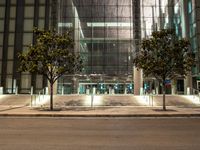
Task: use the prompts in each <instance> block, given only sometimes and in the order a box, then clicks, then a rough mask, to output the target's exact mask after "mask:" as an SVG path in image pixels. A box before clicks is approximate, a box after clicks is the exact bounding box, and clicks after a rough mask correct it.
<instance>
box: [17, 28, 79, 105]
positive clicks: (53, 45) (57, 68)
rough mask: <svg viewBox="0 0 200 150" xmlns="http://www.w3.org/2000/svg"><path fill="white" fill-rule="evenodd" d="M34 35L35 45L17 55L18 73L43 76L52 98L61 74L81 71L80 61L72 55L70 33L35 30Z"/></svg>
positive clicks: (75, 55) (72, 43)
mask: <svg viewBox="0 0 200 150" xmlns="http://www.w3.org/2000/svg"><path fill="white" fill-rule="evenodd" d="M34 34H35V36H36V42H35V44H33V45H30V46H29V47H28V50H27V51H24V52H22V53H21V54H19V60H20V67H19V71H21V72H30V73H38V74H41V75H44V76H45V77H46V78H47V79H48V81H49V83H50V86H51V96H52V94H53V93H52V92H53V84H54V83H55V81H56V80H57V79H58V78H59V77H60V76H62V75H63V74H74V73H76V72H79V71H81V69H82V60H81V59H80V55H78V54H75V53H74V50H73V47H74V42H73V39H72V36H71V32H70V31H69V32H66V33H64V34H59V33H57V32H56V31H50V30H39V29H37V28H36V29H34ZM51 99H52V98H51ZM51 101H52V100H51ZM51 103H52V102H51ZM51 109H53V103H52V106H51Z"/></svg>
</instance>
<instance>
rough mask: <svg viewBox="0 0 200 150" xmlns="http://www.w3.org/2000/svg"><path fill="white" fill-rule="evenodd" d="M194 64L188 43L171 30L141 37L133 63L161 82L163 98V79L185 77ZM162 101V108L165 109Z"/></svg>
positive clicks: (146, 74)
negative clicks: (148, 36)
mask: <svg viewBox="0 0 200 150" xmlns="http://www.w3.org/2000/svg"><path fill="white" fill-rule="evenodd" d="M193 64H194V59H193V57H192V53H191V49H190V43H189V41H188V40H186V39H183V38H182V39H179V38H178V37H177V36H176V35H175V32H174V31H173V30H169V29H163V30H161V31H155V32H153V33H152V36H151V37H150V38H147V39H143V40H142V42H141V50H140V51H139V53H138V54H137V55H136V57H135V59H134V65H135V66H136V67H137V68H138V69H142V70H143V73H144V75H145V76H146V77H147V76H151V77H155V78H156V79H157V80H159V81H160V82H162V84H163V99H164V98H165V97H164V96H165V80H166V79H176V78H177V77H185V76H186V75H187V74H188V73H189V72H190V71H191V67H192V65H193ZM164 105H165V103H163V109H165V106H164Z"/></svg>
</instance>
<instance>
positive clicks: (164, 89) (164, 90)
mask: <svg viewBox="0 0 200 150" xmlns="http://www.w3.org/2000/svg"><path fill="white" fill-rule="evenodd" d="M162 86H163V87H162V90H163V110H164V111H166V105H165V93H166V87H165V80H163V84H162Z"/></svg>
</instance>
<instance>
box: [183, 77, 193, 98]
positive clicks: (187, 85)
mask: <svg viewBox="0 0 200 150" xmlns="http://www.w3.org/2000/svg"><path fill="white" fill-rule="evenodd" d="M191 91H192V76H191V74H190V75H187V76H186V78H185V79H184V94H186V95H190V94H191Z"/></svg>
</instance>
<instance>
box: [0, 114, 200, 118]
mask: <svg viewBox="0 0 200 150" xmlns="http://www.w3.org/2000/svg"><path fill="white" fill-rule="evenodd" d="M0 117H63V118H64V117H77V118H78V117H86V118H93V117H99V118H104V117H105V118H115V117H124V118H128V117H135V118H140V117H147V118H148V117H149V118H156V117H161V118H168V117H175V118H176V117H184V118H190V117H200V114H7V113H4V114H0Z"/></svg>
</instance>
